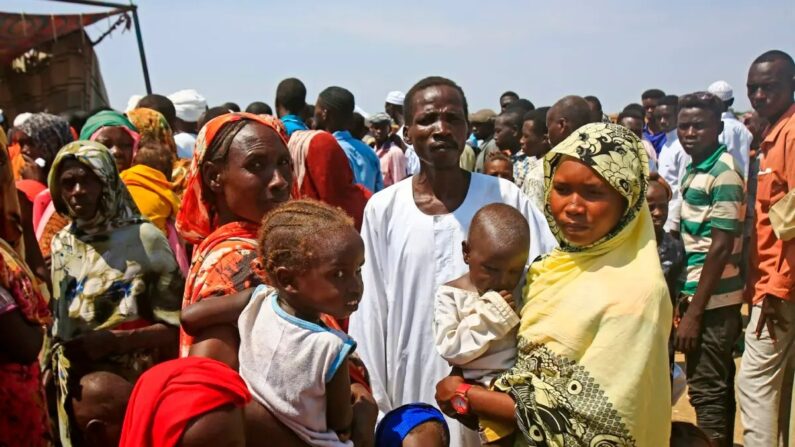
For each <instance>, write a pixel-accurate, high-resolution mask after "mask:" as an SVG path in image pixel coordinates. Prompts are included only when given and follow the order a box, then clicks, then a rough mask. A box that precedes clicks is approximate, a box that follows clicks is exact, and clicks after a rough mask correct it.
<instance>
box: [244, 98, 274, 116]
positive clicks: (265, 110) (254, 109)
mask: <svg viewBox="0 0 795 447" xmlns="http://www.w3.org/2000/svg"><path fill="white" fill-rule="evenodd" d="M246 112H248V113H253V114H255V115H273V109H271V106H269V105H267V104H265V103H264V102H262V101H255V102H252V103H251V104H249V105H248V107H246Z"/></svg>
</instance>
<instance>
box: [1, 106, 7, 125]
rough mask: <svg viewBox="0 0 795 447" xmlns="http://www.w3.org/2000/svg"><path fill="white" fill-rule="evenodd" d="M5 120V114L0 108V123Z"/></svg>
mask: <svg viewBox="0 0 795 447" xmlns="http://www.w3.org/2000/svg"><path fill="white" fill-rule="evenodd" d="M5 121H6V115H5V113H4V112H3V109H0V123H4V122H5Z"/></svg>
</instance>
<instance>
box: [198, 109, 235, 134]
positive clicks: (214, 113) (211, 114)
mask: <svg viewBox="0 0 795 447" xmlns="http://www.w3.org/2000/svg"><path fill="white" fill-rule="evenodd" d="M227 113H229V109H225V108H223V107H221V106H218V107H213V108H211V109H208V110H207V111H206V112H204V113H202V115H201V116H200V117H199V122H198V123H197V125H198V128H199V129H201V128H202V127H204V125H205V124H207V123H208V122H210V121H211V120H212V119H213V118H218V117H219V116H221V115H226V114H227Z"/></svg>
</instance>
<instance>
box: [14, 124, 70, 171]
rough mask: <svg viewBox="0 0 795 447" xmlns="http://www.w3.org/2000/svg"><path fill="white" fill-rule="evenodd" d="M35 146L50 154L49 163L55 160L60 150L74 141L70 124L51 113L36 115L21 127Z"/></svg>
mask: <svg viewBox="0 0 795 447" xmlns="http://www.w3.org/2000/svg"><path fill="white" fill-rule="evenodd" d="M19 130H21V131H22V132H24V133H25V135H27V136H28V137H29V138H30V140H31V141H32V142H33V144H34V145H35V146H36V147H38V148H39V149H42V150H44V151H46V152H47V154H49V156H50V159H49V160H47V161H48V162H49V161H50V160H52V159H54V158H55V154H57V153H58V149H60V148H62V147H63V146H64V145H65V144H66V143H68V142H70V141H72V140H73V138H72V131H71V130H70V129H69V122H68V121H66V120H65V119H63V118H61V117H60V116H56V115H51V114H49V113H34V114H33V115H31V116H30V118H28V119H27V120H25V122H24V123H22V124H21V125H20V126H19Z"/></svg>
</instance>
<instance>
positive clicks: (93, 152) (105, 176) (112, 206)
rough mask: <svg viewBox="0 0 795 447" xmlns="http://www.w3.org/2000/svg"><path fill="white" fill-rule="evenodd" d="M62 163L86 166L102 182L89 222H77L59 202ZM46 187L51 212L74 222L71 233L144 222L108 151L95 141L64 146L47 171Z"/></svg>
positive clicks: (102, 229) (88, 232) (60, 199)
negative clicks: (96, 205)
mask: <svg viewBox="0 0 795 447" xmlns="http://www.w3.org/2000/svg"><path fill="white" fill-rule="evenodd" d="M66 160H77V161H78V162H80V163H82V164H83V165H85V166H87V167H88V168H89V169H91V171H92V172H93V173H94V174H96V176H97V177H98V178H99V180H100V181H101V182H102V196H101V197H100V199H99V200H100V206H99V208H98V209H97V214H96V215H95V216H94V217H93V218H91V219H89V220H81V219H77V218H75V216H74V213H72V211H71V209H70V208H69V206H68V205H67V204H66V202H64V201H63V199H62V198H61V182H60V179H59V175H60V173H59V171H60V169H59V168H60V166H61V164H62V163H64V161H66ZM49 186H50V191H51V193H52V201H53V204H54V205H55V210H56V211H58V212H59V213H60V214H63V215H64V216H70V217H71V218H73V219H74V224H73V225H72V227H71V228H70V231H71V232H73V233H84V234H98V233H102V232H106V231H111V230H113V229H114V228H119V227H123V226H126V225H131V224H134V223H140V222H143V221H145V219H144V218H143V217H142V216H141V212H140V211H138V207H137V206H136V205H135V202H133V199H132V196H131V195H130V192H129V191H127V187H126V186H124V182H122V180H121V178H120V177H119V171H118V170H117V169H116V162H115V160H114V159H113V155H112V154H111V153H110V151H109V150H108V148H106V147H105V146H103V145H102V144H100V143H97V142H95V141H75V142H73V143H69V144H67V145H66V146H64V147H63V148H62V149H61V150H60V152H58V156H57V157H56V158H55V162H53V166H52V170H50V177H49Z"/></svg>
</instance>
